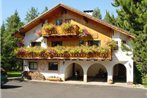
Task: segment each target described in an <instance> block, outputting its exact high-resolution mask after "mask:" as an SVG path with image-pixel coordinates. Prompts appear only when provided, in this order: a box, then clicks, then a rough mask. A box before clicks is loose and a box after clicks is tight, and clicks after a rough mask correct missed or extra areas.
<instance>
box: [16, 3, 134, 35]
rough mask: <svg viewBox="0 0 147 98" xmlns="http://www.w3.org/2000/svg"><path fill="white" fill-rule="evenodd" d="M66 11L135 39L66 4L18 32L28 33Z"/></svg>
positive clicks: (56, 7)
mask: <svg viewBox="0 0 147 98" xmlns="http://www.w3.org/2000/svg"><path fill="white" fill-rule="evenodd" d="M66 11H69V12H72V13H74V14H76V15H79V16H81V17H83V19H85V21H86V20H90V21H93V22H95V23H96V24H99V25H103V26H105V27H107V28H110V29H111V30H113V31H117V32H120V33H122V34H124V35H126V36H128V37H131V38H134V36H132V35H130V34H129V33H128V32H127V31H125V30H123V29H121V28H119V27H116V26H113V25H111V24H108V23H106V22H104V21H102V20H99V19H97V18H95V17H93V16H91V15H88V14H86V13H84V12H81V11H79V10H76V9H73V8H71V7H69V6H66V5H64V4H58V5H57V6H55V7H54V8H52V9H51V10H49V11H47V12H45V13H43V14H41V15H40V16H38V17H36V18H35V19H33V20H32V21H30V22H29V23H27V24H26V25H24V26H23V27H22V28H20V29H19V31H18V32H20V33H24V32H27V31H29V30H31V29H32V28H34V27H35V26H37V25H38V24H40V23H44V22H45V21H46V20H48V19H52V18H55V17H59V16H60V15H61V14H63V13H66Z"/></svg>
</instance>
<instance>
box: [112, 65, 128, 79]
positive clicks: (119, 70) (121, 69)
mask: <svg viewBox="0 0 147 98" xmlns="http://www.w3.org/2000/svg"><path fill="white" fill-rule="evenodd" d="M113 81H114V82H126V67H125V66H124V65H123V64H116V65H114V67H113Z"/></svg>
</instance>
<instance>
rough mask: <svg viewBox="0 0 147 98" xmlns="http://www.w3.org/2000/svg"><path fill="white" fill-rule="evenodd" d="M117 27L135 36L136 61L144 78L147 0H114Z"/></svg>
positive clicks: (146, 60)
mask: <svg viewBox="0 0 147 98" xmlns="http://www.w3.org/2000/svg"><path fill="white" fill-rule="evenodd" d="M113 6H115V7H118V9H117V14H118V17H117V26H119V27H121V28H124V29H125V30H128V31H129V32H130V33H131V34H133V35H134V36H135V39H134V41H133V47H134V61H135V63H136V66H137V68H138V70H139V71H140V72H141V74H142V76H143V75H145V74H146V75H147V8H146V7H147V0H114V3H113Z"/></svg>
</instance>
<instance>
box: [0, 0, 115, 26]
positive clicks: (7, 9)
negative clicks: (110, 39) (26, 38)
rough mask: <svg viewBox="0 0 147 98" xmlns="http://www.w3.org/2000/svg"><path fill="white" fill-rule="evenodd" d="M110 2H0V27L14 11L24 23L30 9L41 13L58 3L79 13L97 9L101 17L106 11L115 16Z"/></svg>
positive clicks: (90, 0)
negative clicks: (33, 8) (32, 8)
mask: <svg viewBox="0 0 147 98" xmlns="http://www.w3.org/2000/svg"><path fill="white" fill-rule="evenodd" d="M111 2H113V0H0V10H1V13H0V14H1V16H0V17H2V18H0V25H1V23H2V21H5V20H6V19H7V17H9V16H11V15H12V14H13V13H14V12H15V10H17V11H18V13H19V16H20V17H21V20H22V21H24V18H25V15H26V13H27V11H28V10H29V9H30V8H31V7H35V8H37V9H38V11H39V12H42V10H43V9H44V8H45V6H47V7H48V8H49V9H51V8H52V7H54V6H56V5H57V4H59V3H63V4H66V5H68V6H71V7H73V8H75V9H78V10H81V11H83V10H85V9H88V10H89V9H94V8H96V7H98V8H99V9H100V10H101V14H102V17H104V16H105V12H106V10H108V11H109V12H110V13H113V14H114V15H115V16H116V11H115V10H116V9H115V8H114V7H113V6H112V5H111Z"/></svg>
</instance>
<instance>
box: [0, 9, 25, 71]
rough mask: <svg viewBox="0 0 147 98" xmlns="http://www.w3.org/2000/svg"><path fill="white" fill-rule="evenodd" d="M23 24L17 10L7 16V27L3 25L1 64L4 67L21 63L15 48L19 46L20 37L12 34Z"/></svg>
mask: <svg viewBox="0 0 147 98" xmlns="http://www.w3.org/2000/svg"><path fill="white" fill-rule="evenodd" d="M22 25H23V23H22V22H21V21H20V18H19V16H18V13H17V11H15V13H14V14H13V15H12V16H10V17H8V18H7V21H6V27H4V25H2V27H1V31H2V32H1V33H2V34H1V35H2V38H1V40H2V45H1V64H2V66H3V67H5V68H8V69H11V68H12V67H16V66H18V65H19V63H18V60H17V59H16V56H15V54H14V49H15V48H16V47H17V44H16V43H17V41H18V39H17V38H16V37H15V36H12V34H13V33H14V32H15V31H16V30H18V28H20V27H21V26H22ZM4 28H5V29H4Z"/></svg>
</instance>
